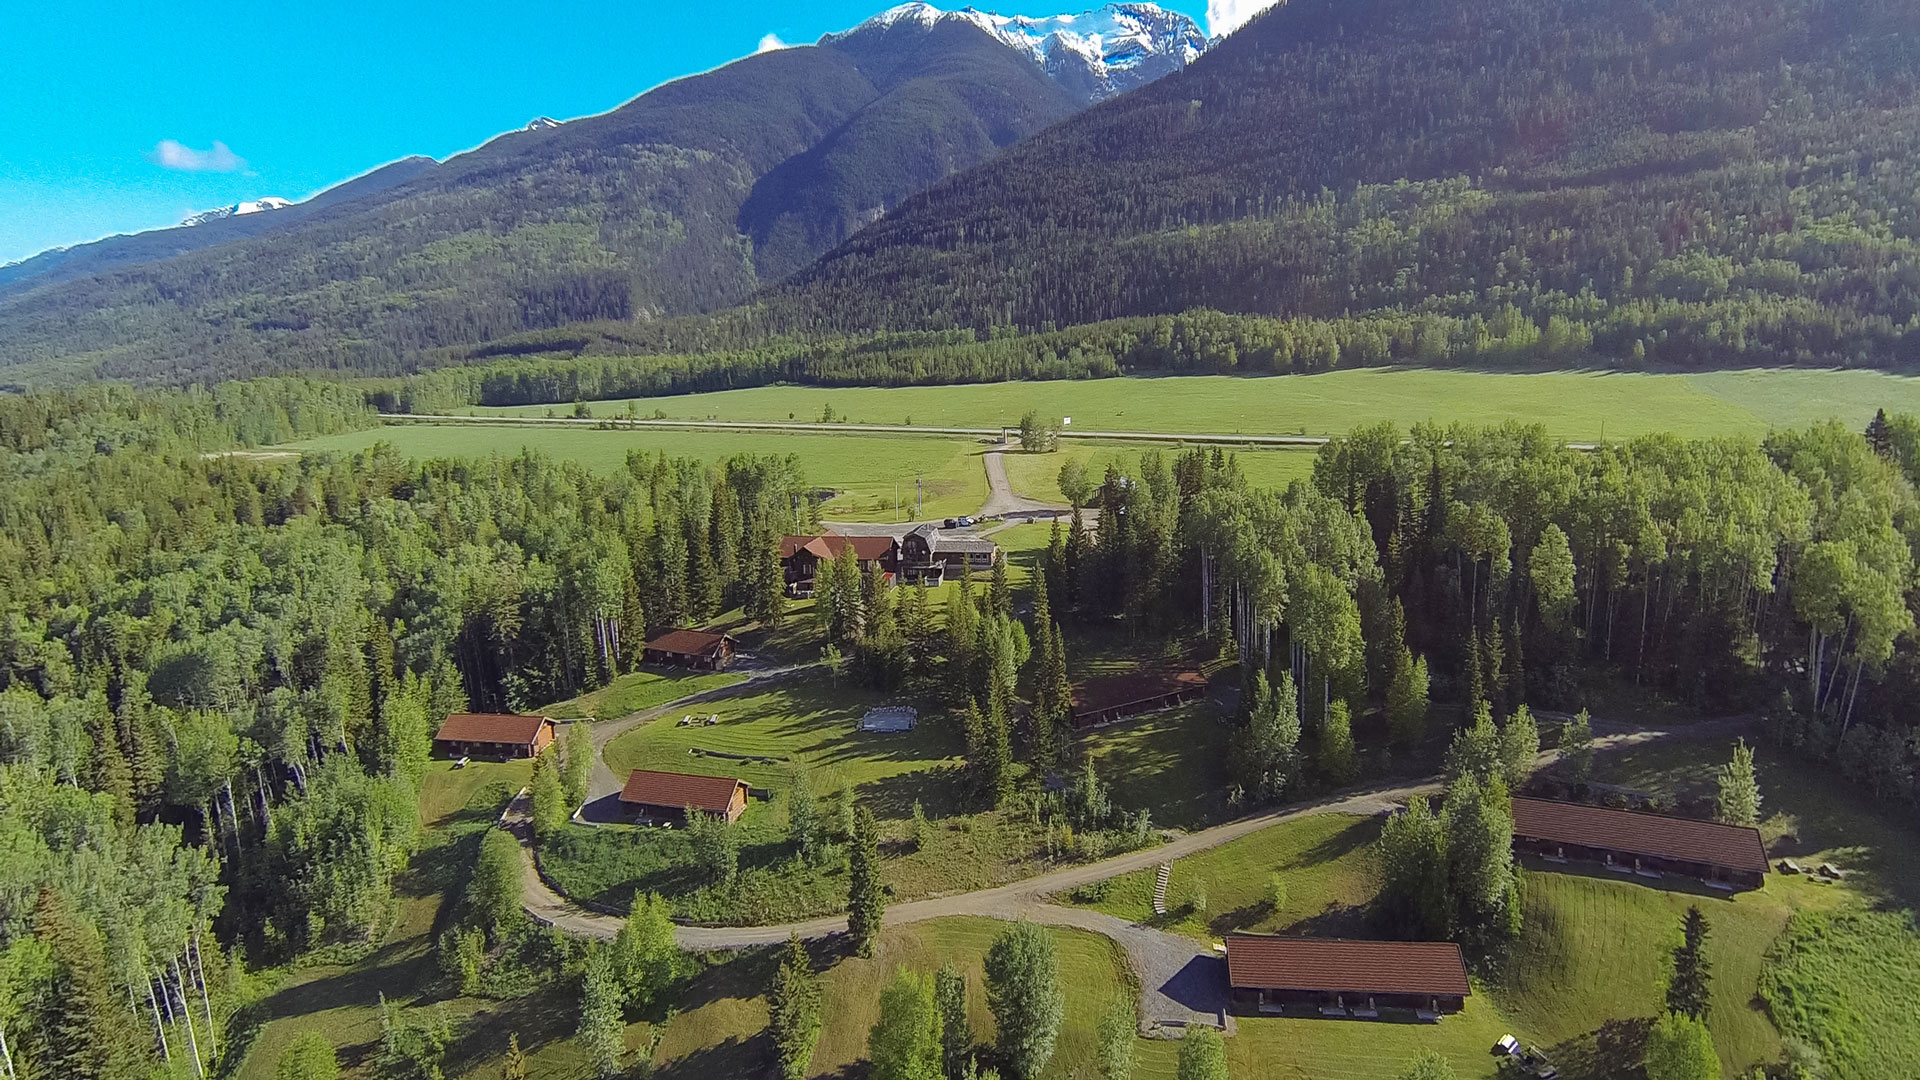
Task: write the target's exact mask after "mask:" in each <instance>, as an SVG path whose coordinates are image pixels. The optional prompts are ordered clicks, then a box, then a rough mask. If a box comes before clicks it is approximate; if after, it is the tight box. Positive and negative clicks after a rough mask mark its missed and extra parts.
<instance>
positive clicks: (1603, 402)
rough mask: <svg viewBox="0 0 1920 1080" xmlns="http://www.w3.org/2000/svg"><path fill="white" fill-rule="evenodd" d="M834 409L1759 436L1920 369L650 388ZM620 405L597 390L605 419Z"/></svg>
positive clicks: (728, 408)
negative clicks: (1517, 424) (1509, 424)
mask: <svg viewBox="0 0 1920 1080" xmlns="http://www.w3.org/2000/svg"><path fill="white" fill-rule="evenodd" d="M828 407H831V408H832V409H833V411H834V414H835V415H836V416H838V417H840V418H842V419H844V420H847V421H849V422H852V423H866V424H900V423H905V422H908V421H911V422H912V423H914V424H919V425H923V426H930V427H973V428H991V427H998V426H1001V425H1011V424H1017V423H1019V421H1020V417H1021V416H1022V415H1023V414H1025V413H1026V412H1027V411H1028V410H1029V409H1032V410H1035V411H1037V412H1039V413H1040V414H1041V415H1042V416H1054V417H1060V416H1068V417H1072V418H1073V424H1072V427H1073V428H1076V429H1079V430H1082V431H1148V432H1167V433H1169V434H1188V433H1199V432H1214V433H1235V432H1240V433H1246V434H1270V435H1293V434H1304V435H1337V434H1341V433H1343V432H1346V431H1348V430H1351V429H1352V428H1354V427H1356V426H1359V425H1361V424H1369V423H1375V422H1377V421H1381V420H1391V421H1393V422H1394V423H1396V424H1399V425H1400V426H1401V427H1403V428H1404V427H1406V426H1408V425H1410V424H1413V423H1417V422H1420V421H1423V420H1433V421H1438V422H1440V423H1451V422H1454V421H1459V422H1461V423H1467V424H1498V423H1504V422H1505V421H1508V420H1519V421H1522V422H1526V423H1539V424H1545V425H1546V426H1547V430H1548V431H1550V432H1551V433H1552V434H1554V435H1555V436H1557V437H1559V438H1563V439H1566V440H1568V441H1591V440H1595V439H1598V438H1600V437H1601V436H1602V435H1604V436H1605V437H1607V438H1609V439H1620V438H1629V437H1632V436H1635V435H1644V434H1647V433H1649V432H1655V431H1673V432H1679V433H1682V434H1687V435H1696V436H1708V435H1749V436H1753V435H1759V434H1762V433H1764V432H1765V431H1766V430H1767V429H1768V428H1771V427H1790V426H1796V425H1801V424H1805V423H1807V422H1808V421H1811V420H1818V419H1825V418H1828V417H1838V418H1840V419H1842V420H1844V421H1846V422H1847V424H1848V426H1850V427H1860V426H1862V425H1864V424H1865V423H1866V422H1867V420H1869V419H1870V418H1871V417H1872V416H1873V412H1874V410H1875V409H1876V408H1882V407H1884V408H1885V409H1887V410H1888V411H1889V412H1895V411H1905V412H1920V379H1915V378H1912V377H1907V376H1897V375H1887V374H1883V373H1880V372H1872V371H1809V370H1798V369H1782V370H1750V371H1730V372H1712V373H1704V374H1640V373H1629V372H1598V371H1571V372H1544V373H1528V374H1498V373H1492V372H1477V371H1454V370H1438V369H1426V368H1352V369H1347V370H1343V371H1332V372H1327V373H1325V374H1320V375H1275V376H1228V375H1191V376H1164V377H1151V376H1150V377H1136V378H1116V379H1094V380H1082V381H1062V382H1004V383H985V384H978V385H970V386H913V387H897V388H867V387H844V388H822V387H811V386H766V387H755V388H753V389H748V390H727V391H720V392H716V393H709V394H688V395H684V396H680V397H668V398H643V399H640V400H639V401H638V403H637V406H636V408H637V409H638V411H639V414H640V415H642V416H651V415H653V414H654V412H655V410H659V411H663V412H665V413H666V415H667V416H668V417H669V418H671V419H677V420H709V419H714V420H750V421H762V422H765V421H776V422H784V421H787V420H790V419H791V420H796V421H800V422H815V421H818V420H819V419H820V417H821V414H822V411H823V410H824V409H826V408H828ZM624 408H625V406H624V403H623V402H596V403H594V411H595V412H596V413H597V414H599V415H601V416H612V415H616V414H619V413H621V412H622V411H623V410H624ZM462 411H471V412H473V413H475V414H485V413H504V414H518V415H530V416H543V415H545V414H546V413H547V412H549V411H555V412H558V413H559V414H560V415H565V414H566V412H567V409H566V407H564V406H558V407H556V406H548V405H531V406H514V407H507V408H499V409H488V408H483V407H477V408H474V409H472V410H462Z"/></svg>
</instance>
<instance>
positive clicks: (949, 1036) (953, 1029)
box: [933, 963, 973, 1080]
mask: <svg viewBox="0 0 1920 1080" xmlns="http://www.w3.org/2000/svg"><path fill="white" fill-rule="evenodd" d="M933 997H934V1001H935V1003H936V1004H937V1005H938V1006H939V1008H940V1048H941V1049H940V1061H941V1071H942V1072H944V1073H945V1074H946V1076H947V1080H961V1078H962V1077H964V1076H965V1075H966V1070H967V1065H968V1063H969V1062H971V1061H972V1060H973V1024H972V1023H971V1022H970V1021H969V1020H968V1019H967V975H966V972H964V971H962V970H960V968H959V967H958V966H956V965H954V964H952V963H946V964H941V965H940V970H939V971H936V972H934V975H933Z"/></svg>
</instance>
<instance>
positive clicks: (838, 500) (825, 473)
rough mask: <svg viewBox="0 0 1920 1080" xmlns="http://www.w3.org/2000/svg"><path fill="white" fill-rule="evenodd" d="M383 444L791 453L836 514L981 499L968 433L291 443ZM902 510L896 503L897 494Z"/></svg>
mask: <svg viewBox="0 0 1920 1080" xmlns="http://www.w3.org/2000/svg"><path fill="white" fill-rule="evenodd" d="M379 442H388V443H392V444H393V445H394V446H395V447H397V448H398V449H399V450H400V451H401V452H402V453H405V454H407V455H408V456H410V457H415V458H459V457H467V458H475V457H477V458H484V457H489V456H492V455H494V454H506V455H512V454H518V453H520V452H521V451H522V450H534V451H537V452H539V453H543V454H546V455H548V456H550V457H554V458H560V459H565V460H571V461H578V462H581V463H582V464H584V465H586V466H587V467H589V468H591V469H595V470H598V471H600V472H613V471H615V470H618V469H622V468H625V467H626V461H627V454H628V453H629V452H632V451H635V450H638V451H640V452H642V453H645V454H655V453H665V454H666V455H668V456H669V457H693V458H699V459H702V460H705V461H718V460H720V459H722V458H727V457H731V456H733V455H735V454H796V455H798V456H799V457H800V460H801V463H802V466H803V467H804V468H805V469H806V476H807V480H808V482H809V483H812V484H815V485H817V486H819V487H823V488H831V489H833V490H834V491H837V492H839V493H840V494H839V495H838V496H837V497H835V498H834V499H833V500H832V501H830V502H828V503H827V504H826V507H825V511H824V512H825V514H826V516H827V517H829V518H833V519H837V520H841V521H910V520H911V521H917V520H921V518H919V517H916V516H915V514H914V485H915V482H916V481H920V482H923V483H924V487H925V495H926V503H925V511H924V516H925V517H929V518H936V517H949V516H958V515H961V514H973V513H976V512H978V511H979V509H980V506H981V504H982V503H984V502H986V499H987V474H986V469H985V467H984V466H982V465H981V463H980V459H979V454H980V451H981V449H982V448H981V447H980V446H979V445H978V444H976V443H973V442H969V441H967V440H965V439H957V438H927V437H922V436H916V435H901V436H889V435H861V434H855V433H848V434H831V435H829V434H819V435H814V434H800V433H795V434H786V433H782V432H773V431H752V432H734V431H602V430H599V429H596V428H549V427H513V428H508V427H502V426H487V425H474V426H464V425H457V424H447V425H403V426H395V427H382V428H374V429H371V430H368V431H356V432H352V433H349V434H346V435H329V436H325V437H323V438H318V439H310V440H308V441H306V442H301V443H294V444H291V445H290V447H289V448H290V449H295V450H301V451H310V452H311V451H332V452H336V453H348V452H352V451H356V450H364V449H366V448H367V447H370V446H372V445H374V444H375V443H379ZM896 497H897V498H898V499H899V506H900V509H899V510H898V511H897V512H896V510H895V508H894V507H895V503H894V500H895V498H896Z"/></svg>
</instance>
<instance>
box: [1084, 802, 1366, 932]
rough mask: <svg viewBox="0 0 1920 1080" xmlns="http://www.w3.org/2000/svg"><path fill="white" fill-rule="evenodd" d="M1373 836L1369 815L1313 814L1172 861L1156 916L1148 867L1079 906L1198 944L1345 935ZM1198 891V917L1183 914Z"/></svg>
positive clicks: (1362, 890)
mask: <svg viewBox="0 0 1920 1080" xmlns="http://www.w3.org/2000/svg"><path fill="white" fill-rule="evenodd" d="M1379 835H1380V824H1379V822H1378V821H1375V820H1374V819H1372V818H1360V817H1353V816H1350V815H1346V814H1316V815H1313V816H1311V817H1305V818H1299V819H1297V820H1294V821H1291V822H1288V823H1286V824H1284V825H1276V826H1274V827H1273V828H1271V829H1262V830H1260V831H1259V832H1257V833H1254V834H1253V835H1251V836H1244V837H1241V838H1240V839H1238V840H1235V841H1233V842H1231V843H1228V844H1222V845H1221V846H1219V847H1217V848H1214V849H1213V850H1211V851H1206V852H1202V853H1200V854H1198V855H1191V856H1188V857H1187V858H1184V859H1181V860H1179V861H1177V862H1175V863H1174V864H1173V876H1172V877H1171V878H1170V879H1169V880H1168V882H1167V906H1168V908H1169V909H1170V910H1169V911H1168V913H1167V915H1166V916H1165V917H1163V918H1156V917H1155V916H1154V914H1153V881H1154V871H1151V870H1143V871H1140V872H1138V873H1133V874H1125V875H1122V876H1120V877H1117V878H1113V879H1111V881H1110V882H1109V885H1108V891H1107V894H1106V896H1105V897H1103V898H1101V899H1098V900H1093V899H1087V900H1085V901H1083V904H1084V906H1086V907H1091V908H1093V909H1095V910H1097V911H1104V912H1106V913H1107V914H1109V915H1113V916H1117V917H1119V918H1122V919H1127V920H1129V921H1132V922H1143V923H1151V924H1152V925H1155V926H1158V927H1160V928H1161V929H1164V930H1168V931H1171V932H1173V933H1178V934H1188V935H1190V936H1193V937H1196V938H1200V939H1202V940H1217V939H1218V938H1219V937H1220V936H1221V935H1223V934H1227V933H1230V932H1232V931H1235V930H1255V931H1260V932H1263V933H1265V932H1279V931H1286V932H1290V933H1315V934H1330V932H1331V934H1330V936H1335V935H1338V934H1341V933H1346V934H1350V935H1352V934H1356V933H1357V928H1356V927H1355V926H1354V925H1353V923H1354V922H1355V919H1356V915H1355V913H1356V912H1357V910H1358V909H1359V907H1360V905H1362V904H1365V903H1366V902H1367V901H1368V900H1369V899H1371V898H1372V897H1373V894H1374V892H1375V891H1376V887H1375V884H1374V882H1373V871H1372V868H1371V867H1370V866H1369V865H1368V862H1367V857H1368V856H1367V852H1368V845H1370V844H1372V843H1373V841H1374V838H1375V837H1377V836H1379ZM1275 873H1278V874H1279V875H1280V876H1281V878H1282V880H1284V881H1285V882H1286V885H1287V902H1286V905H1285V906H1284V907H1282V908H1281V909H1280V910H1279V911H1278V912H1273V911H1271V910H1269V909H1268V907H1267V905H1266V888H1267V879H1268V877H1269V876H1270V875H1272V874H1275ZM1200 886H1204V887H1205V890H1206V894H1207V911H1206V913H1205V914H1199V913H1195V912H1192V911H1190V910H1187V905H1188V904H1189V902H1190V901H1191V900H1192V899H1193V897H1194V895H1195V892H1196V889H1197V887H1200ZM1060 899H1061V900H1063V901H1068V902H1072V901H1071V900H1070V898H1066V897H1062V898H1060Z"/></svg>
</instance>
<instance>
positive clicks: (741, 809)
mask: <svg viewBox="0 0 1920 1080" xmlns="http://www.w3.org/2000/svg"><path fill="white" fill-rule="evenodd" d="M748 790H749V789H748V787H747V782H746V781H745V780H736V779H734V778H732V777H727V776H696V775H694V774H692V773H675V772H655V771H654V770H652V769H635V770H633V772H632V773H630V774H629V775H628V776H627V785H626V787H624V788H621V789H620V805H622V806H625V807H627V808H629V809H630V810H632V811H633V814H634V816H635V818H637V819H638V820H641V821H649V822H677V823H681V824H684V823H685V822H686V818H687V813H688V812H689V811H692V812H693V813H696V814H709V815H712V816H713V817H717V818H725V819H726V821H727V823H728V824H729V825H731V824H732V823H734V822H736V821H738V820H740V815H741V814H743V813H745V812H746V809H747V792H748Z"/></svg>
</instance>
